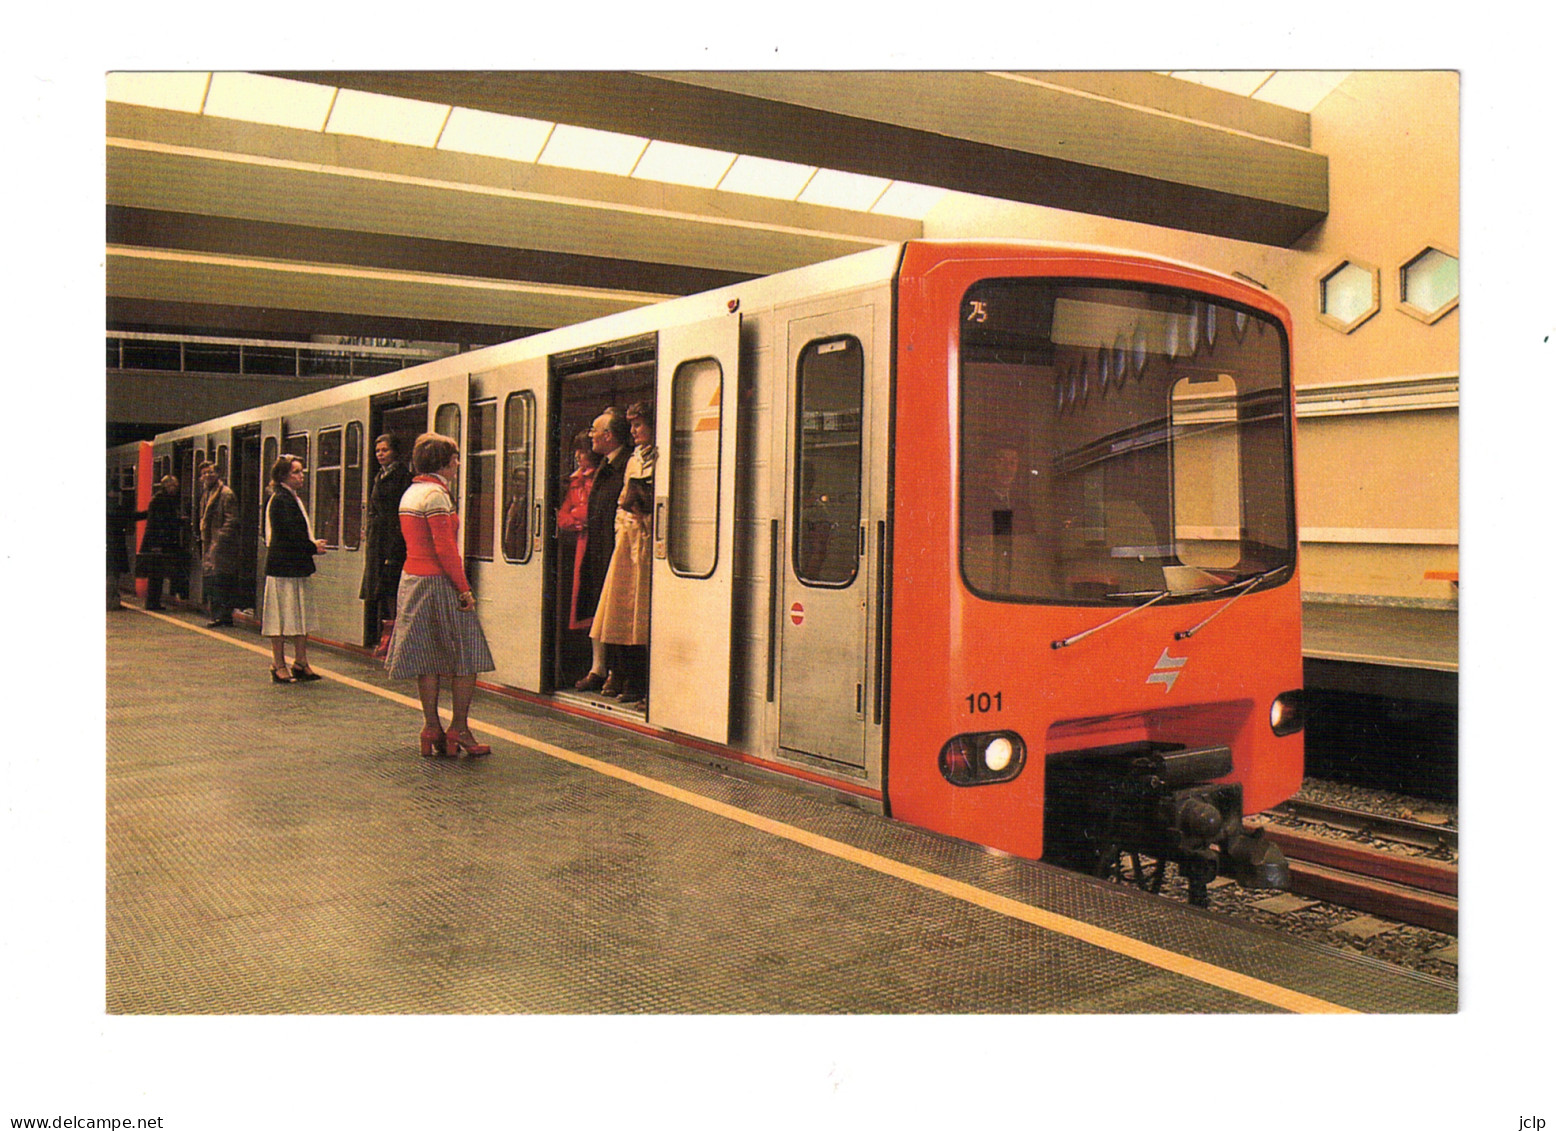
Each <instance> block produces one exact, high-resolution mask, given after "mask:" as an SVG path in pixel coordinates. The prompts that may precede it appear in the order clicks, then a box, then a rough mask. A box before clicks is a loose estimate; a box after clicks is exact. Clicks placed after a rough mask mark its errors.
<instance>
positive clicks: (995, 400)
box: [109, 240, 1303, 901]
mask: <svg viewBox="0 0 1556 1131" xmlns="http://www.w3.org/2000/svg"><path fill="white" fill-rule="evenodd" d="M1290 339H1291V320H1290V315H1289V313H1288V312H1287V311H1286V310H1285V309H1284V307H1283V306H1282V305H1281V304H1280V303H1279V302H1278V301H1276V300H1275V299H1274V298H1273V297H1272V296H1271V295H1269V294H1268V293H1267V292H1266V291H1265V290H1263V289H1261V288H1260V287H1258V286H1255V285H1250V283H1248V282H1244V281H1241V280H1239V279H1237V278H1233V277H1230V276H1226V275H1222V274H1218V273H1214V272H1211V271H1207V270H1203V269H1199V268H1195V267H1192V266H1188V265H1185V264H1181V263H1176V262H1171V261H1167V260H1162V259H1158V258H1153V257H1148V256H1145V255H1142V254H1134V253H1125V252H1118V251H1110V250H1103V249H1096V248H1086V247H1077V246H1056V245H1041V244H1035V243H1024V242H967V241H932V240H925V241H910V242H908V243H905V244H897V245H892V246H885V247H881V248H878V249H874V250H870V251H866V252H862V253H859V254H855V255H851V256H848V257H845V258H842V259H837V260H833V261H830V262H826V263H820V264H816V265H813V266H809V267H804V268H800V269H797V270H793V271H788V272H784V273H782V274H778V275H773V276H770V277H767V278H761V279H756V280H752V281H749V282H744V283H739V284H736V285H733V286H728V287H724V288H722V289H719V290H715V291H711V292H708V293H705V294H699V295H693V296H689V297H684V298H677V299H673V300H670V301H666V302H663V303H659V304H656V305H652V306H646V307H643V308H640V309H635V310H631V311H627V312H623V313H619V314H614V315H610V316H607V317H604V318H599V319H596V320H593V321H590V322H587V323H583V324H579V325H575V326H569V327H565V328H561V329H557V330H553V331H548V332H545V333H540V334H536V335H534V336H532V337H527V338H523V339H521V340H518V341H513V342H509V343H506V344H503V345H499V346H494V347H490V348H483V349H479V350H475V351H472V352H467V353H461V354H457V355H454V356H451V357H447V358H443V359H440V360H437V361H433V362H429V363H426V364H422V365H418V366H416V367H413V368H408V369H403V370H400V371H398V372H393V373H389V374H385V375H382V376H376V377H370V378H367V379H364V380H358V381H355V382H352V383H349V384H344V385H340V386H338V387H334V388H331V389H328V390H326V391H322V392H316V393H311V394H308V395H305V396H300V397H297V398H294V399H291V400H286V401H282V402H279V403H275V404H269V405H265V406H264V407H261V408H255V409H251V410H248V411H244V412H238V413H233V414H231V415H228V416H223V417H220V418H217V419H214V420H208V421H205V422H202V423H199V424H194V425H190V426H188V427H184V428H179V429H176V430H174V431H170V432H167V433H164V434H161V435H158V436H157V437H156V438H155V440H154V441H153V442H152V444H151V446H150V449H149V451H146V450H143V449H141V448H140V447H139V446H137V445H129V446H127V447H125V448H121V449H118V450H116V451H115V452H114V453H111V455H110V468H109V475H110V485H111V486H112V485H114V484H117V485H118V486H119V487H121V488H123V489H125V490H126V491H131V490H133V491H137V492H139V495H140V498H141V500H142V503H141V505H144V501H143V500H144V498H145V493H146V490H147V488H148V487H149V482H148V481H149V480H150V479H151V478H152V477H153V476H160V475H162V474H164V473H167V472H170V471H171V472H172V473H174V474H177V475H179V476H180V478H181V480H182V482H183V483H184V484H186V485H187V486H186V487H185V491H184V496H185V499H186V506H187V507H188V508H189V512H190V515H191V517H192V516H193V507H194V503H193V496H194V494H195V491H194V490H193V489H192V488H193V485H194V484H195V482H196V475H197V472H198V468H199V466H200V464H201V463H203V462H204V461H207V460H214V461H215V462H216V463H217V464H218V465H219V466H220V468H221V469H222V470H223V472H224V473H225V474H226V475H227V478H228V481H229V483H230V484H231V485H232V487H233V488H234V490H235V491H236V492H237V493H238V495H239V497H240V499H241V500H242V512H243V523H244V532H245V543H246V558H245V565H244V574H245V576H244V585H245V590H246V592H249V593H252V594H253V595H254V603H255V604H256V605H257V603H258V601H259V600H260V595H261V594H262V592H263V576H262V574H263V556H264V546H263V544H262V538H261V533H260V520H259V516H260V508H261V503H262V492H263V488H264V484H265V481H266V472H267V470H268V468H269V467H270V465H271V464H272V463H273V462H274V460H275V459H276V458H277V454H278V453H279V452H291V453H294V454H297V455H300V456H302V457H303V459H304V460H305V462H306V463H307V467H308V480H309V481H308V485H307V489H306V492H305V493H306V502H307V505H308V506H309V508H310V514H311V518H312V522H313V529H314V531H315V533H316V535H317V536H318V537H321V538H323V539H325V540H326V541H327V542H328V543H329V545H330V547H331V549H330V551H329V552H327V553H325V554H323V555H321V557H320V558H319V559H318V574H317V575H316V577H315V579H314V593H315V596H316V598H317V599H318V601H319V603H320V605H321V607H322V614H321V621H322V622H321V627H320V631H319V637H320V639H322V640H325V641H333V642H336V643H344V644H350V645H354V646H357V645H360V646H364V647H370V646H371V645H372V644H373V643H374V642H375V641H376V639H377V624H376V621H375V619H374V617H373V615H372V613H371V612H370V611H369V610H367V609H365V608H364V602H363V601H362V600H360V599H359V598H358V583H359V580H360V578H361V575H362V569H363V563H362V556H363V555H362V553H361V552H360V551H361V547H362V542H363V526H364V508H365V494H366V491H367V488H368V485H369V483H370V481H371V472H372V460H371V458H370V456H371V450H372V443H373V438H374V437H375V436H377V435H379V434H382V433H385V432H395V433H400V434H402V435H403V436H404V437H406V438H407V439H412V438H414V436H415V435H416V434H418V433H421V432H426V431H436V432H440V433H443V434H445V435H448V436H451V437H455V438H457V439H458V441H459V443H460V445H461V451H462V453H463V462H462V469H461V472H460V476H459V482H458V483H457V484H456V488H455V494H456V503H457V506H458V507H459V510H460V513H461V516H462V518H461V529H462V535H463V538H464V549H465V553H466V558H467V571H468V573H469V575H470V579H471V582H472V584H473V586H474V589H475V592H476V595H477V608H478V611H479V614H480V617H481V620H482V624H483V625H484V627H485V629H486V632H487V636H488V638H489V640H490V642H491V645H492V651H493V654H494V657H495V660H496V663H497V669H496V671H495V672H492V673H488V675H487V677H485V678H486V680H487V683H486V684H485V685H486V686H489V687H493V688H498V689H501V690H504V691H507V692H509V693H513V694H517V695H520V696H523V697H527V698H530V699H532V700H537V701H541V702H545V703H548V704H551V705H552V706H554V707H557V708H558V709H561V710H566V711H570V712H573V713H575V714H580V715H589V716H592V717H594V718H596V719H598V720H600V721H601V722H602V723H605V724H615V725H622V726H628V727H632V728H635V729H639V730H647V731H650V732H652V733H655V734H658V735H661V736H663V737H666V738H670V739H672V740H674V741H676V742H679V743H681V744H682V745H683V746H685V747H687V748H689V749H691V750H694V751H699V752H701V756H711V757H712V758H714V759H715V760H717V761H721V762H722V763H723V764H726V765H730V766H733V765H735V764H742V765H745V766H748V767H752V768H754V769H756V770H758V771H762V772H768V773H771V774H777V775H783V776H785V777H787V778H789V779H793V780H797V781H803V782H807V783H811V785H813V786H817V787H820V788H822V789H824V790H825V791H828V792H830V793H831V794H833V795H835V796H836V797H838V798H840V799H842V800H845V801H848V802H851V803H853V804H857V805H860V806H862V807H864V808H867V809H870V810H873V811H875V812H878V813H882V814H884V815H887V816H889V817H891V818H894V819H897V820H900V821H904V822H908V823H911V824H913V825H917V826H921V827H923V828H925V829H929V830H933V831H935V832H937V833H940V834H944V835H947V836H950V837H955V838H959V839H962V840H965V841H970V842H974V843H976V844H979V845H983V846H986V847H987V848H990V849H994V850H998V851H1002V852H1005V853H1010V854H1013V855H1016V856H1021V857H1028V858H1038V857H1048V858H1051V859H1055V860H1059V861H1061V862H1066V863H1071V864H1077V865H1079V866H1081V867H1084V868H1087V869H1089V870H1091V871H1093V872H1095V873H1096V874H1098V875H1109V874H1114V875H1117V874H1119V873H1121V872H1122V866H1121V865H1122V861H1123V858H1124V857H1125V856H1126V855H1128V854H1131V853H1144V854H1145V855H1147V856H1148V857H1150V858H1152V859H1155V860H1156V861H1158V863H1157V865H1156V871H1155V874H1154V877H1153V879H1152V886H1158V885H1159V884H1160V882H1161V878H1162V872H1163V871H1164V870H1165V868H1166V862H1167V861H1172V862H1174V863H1175V864H1176V866H1177V867H1178V868H1179V869H1180V870H1181V871H1182V873H1183V874H1184V875H1185V876H1187V877H1188V880H1189V884H1190V889H1191V896H1192V897H1193V898H1195V899H1196V900H1198V901H1203V898H1204V891H1205V885H1206V884H1207V882H1208V880H1209V879H1210V878H1212V877H1214V876H1215V875H1216V874H1217V872H1218V871H1221V872H1230V873H1231V874H1234V875H1235V876H1237V877H1238V878H1239V879H1240V880H1243V881H1244V882H1252V883H1257V884H1262V885H1266V886H1282V885H1283V883H1284V876H1285V865H1284V861H1283V860H1282V859H1281V857H1280V853H1279V851H1278V850H1277V849H1275V848H1274V846H1273V845H1271V844H1269V843H1268V842H1266V841H1265V840H1263V838H1261V837H1260V836H1259V835H1258V834H1257V833H1256V832H1252V833H1250V832H1248V831H1247V830H1246V829H1245V827H1244V824H1243V818H1244V816H1245V815H1247V814H1252V813H1256V812H1258V811H1260V810H1263V809H1266V808H1268V807H1270V806H1272V805H1275V804H1277V803H1279V802H1280V801H1282V800H1284V799H1286V798H1287V797H1289V796H1290V795H1292V794H1293V793H1295V792H1296V791H1297V789H1298V786H1299V784H1300V781H1301V777H1302V765H1303V735H1302V729H1303V718H1302V694H1301V681H1302V659H1301V610H1300V600H1299V593H1298V572H1297V564H1298V563H1297V534H1296V511H1295V502H1294V486H1293V480H1294V473H1293V463H1292V428H1293V417H1294V412H1293V406H1294V400H1293V389H1292V379H1291V351H1290ZM634 400H645V401H648V402H650V403H653V404H656V405H657V415H658V439H659V446H660V453H661V458H660V461H659V469H658V474H657V477H656V481H655V484H654V496H655V497H654V500H653V503H654V507H653V510H654V515H653V518H654V526H653V536H652V537H653V557H654V561H653V573H652V580H651V586H652V596H651V606H652V629H651V644H650V649H649V656H650V661H649V662H650V673H651V675H650V687H651V689H652V690H651V694H650V696H649V700H648V702H647V704H646V705H645V706H641V707H633V708H629V707H626V706H623V705H621V704H620V703H617V702H615V701H613V700H608V699H606V698H604V697H602V696H600V695H598V694H591V693H583V692H577V691H575V690H574V689H573V685H574V681H575V679H576V677H577V676H578V675H579V674H581V673H582V671H584V670H585V668H584V667H583V666H581V665H587V663H588V647H587V643H588V642H587V640H586V639H582V634H580V633H575V632H570V631H569V630H568V628H567V623H568V621H567V617H566V610H565V606H566V604H567V595H568V593H569V589H568V588H567V587H568V584H569V581H570V577H571V562H570V561H568V562H563V561H562V560H561V558H562V555H561V554H560V553H559V552H558V534H557V530H556V524H555V521H554V518H555V512H556V508H557V507H558V506H559V504H560V502H561V497H562V487H563V483H564V480H565V476H566V474H567V472H568V471H570V470H571V466H570V460H571V440H572V437H573V436H574V435H575V434H576V432H577V431H579V430H580V429H582V428H587V427H588V425H589V422H590V421H591V420H592V419H593V418H594V417H595V416H596V415H597V414H598V413H599V412H600V411H601V410H602V408H604V407H606V406H608V405H616V406H625V405H626V404H628V403H629V402H631V401H634ZM407 450H408V448H407ZM132 468H133V470H132ZM196 553H197V552H196V551H194V550H192V551H191V566H192V567H193V566H194V565H195V559H194V555H195V554H196ZM193 573H195V574H197V573H198V569H197V568H195V569H193ZM192 588H193V594H192V595H193V596H194V597H195V598H198V596H199V583H198V577H195V578H194V579H193V586H192ZM1147 871H1149V869H1145V870H1142V869H1140V867H1139V859H1138V857H1136V859H1135V875H1136V878H1137V879H1139V878H1141V877H1143V876H1144V875H1145V872H1147Z"/></svg>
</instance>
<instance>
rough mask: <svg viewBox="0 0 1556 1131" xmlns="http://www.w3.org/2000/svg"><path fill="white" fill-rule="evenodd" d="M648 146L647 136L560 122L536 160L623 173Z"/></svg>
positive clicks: (594, 171)
mask: <svg viewBox="0 0 1556 1131" xmlns="http://www.w3.org/2000/svg"><path fill="white" fill-rule="evenodd" d="M646 148H648V139H647V138H646V137H632V136H630V135H628V134H618V133H610V132H609V131H607V130H591V129H586V128H585V127H583V126H567V125H563V124H561V123H560V122H559V123H557V127H556V129H554V130H552V131H551V138H550V140H549V141H547V142H546V148H545V149H543V150H541V152H540V156H539V158H537V161H538V163H539V164H541V165H559V166H561V167H563V168H567V169H582V170H584V171H585V172H588V173H612V174H614V175H616V176H618V177H625V176H627V175H629V174H630V173H631V172H632V168H633V166H634V165H636V164H637V163H638V158H639V157H641V156H642V155H643V151H644V150H645V149H646Z"/></svg>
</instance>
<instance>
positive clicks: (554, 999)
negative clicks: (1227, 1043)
mask: <svg viewBox="0 0 1556 1131" xmlns="http://www.w3.org/2000/svg"><path fill="white" fill-rule="evenodd" d="M203 620H204V618H203V617H201V616H199V615H198V614H196V613H193V612H187V613H180V612H177V611H171V612H168V613H163V614H154V613H146V612H142V611H140V610H139V609H128V610H126V611H123V612H114V613H110V614H108V616H107V768H106V799H107V814H106V816H107V837H106V845H107V867H106V877H107V905H106V924H107V940H106V944H107V945H106V1003H107V1010H108V1012H109V1013H111V1014H229V1013H231V1014H318V1013H329V1014H382V1013H402V1014H403V1013H411V1014H423V1013H434V1014H444V1013H448V1014H453V1013H500V1014H730V1013H761V1014H771V1013H781V1014H838V1013H870V1014H901V1013H937V1014H938V1013H949V1014H972V1013H1098V1014H1100V1013H1169V1012H1170V1013H1278V1012H1303V1013H1305V1012H1348V1011H1357V1012H1366V1013H1422V1012H1453V1011H1454V1010H1455V1009H1456V1008H1457V991H1456V989H1455V987H1453V986H1452V985H1449V984H1446V983H1442V982H1438V981H1435V980H1433V979H1429V978H1423V977H1420V976H1418V975H1415V974H1413V973H1411V972H1408V971H1403V970H1398V969H1395V968H1392V967H1387V966H1384V965H1382V964H1379V963H1377V962H1374V961H1372V960H1369V959H1365V958H1358V957H1356V956H1351V955H1346V954H1343V953H1341V952H1338V951H1334V950H1329V949H1326V948H1321V947H1317V946H1313V945H1310V944H1307V943H1303V942H1299V941H1296V940H1292V939H1289V938H1285V937H1283V936H1279V935H1276V934H1274V933H1272V932H1266V931H1262V930H1259V929H1256V928H1251V927H1245V926H1242V925H1239V924H1234V923H1231V922H1228V921H1226V920H1224V919H1222V918H1220V917H1217V916H1215V915H1213V914H1211V913H1209V912H1205V911H1200V910H1196V909H1193V908H1188V907H1185V906H1183V905H1182V904H1176V903H1170V902H1167V901H1164V900H1160V899H1156V898H1154V897H1150V896H1146V895H1144V894H1142V893H1140V892H1137V891H1134V890H1132V889H1127V888H1122V887H1118V886H1114V885H1109V884H1105V883H1101V882H1099V881H1094V880H1091V879H1088V878H1086V877H1081V876H1075V875H1072V874H1069V873H1065V872H1062V871H1059V870H1057V869H1054V868H1051V867H1048V866H1047V865H1044V864H1042V863H1038V862H1032V861H1024V860H1018V859H1014V858H1011V857H1009V856H1006V855H1003V854H1000V853H993V852H989V851H986V850H984V849H981V848H978V847H976V846H972V845H968V844H964V843H961V842H958V841H953V840H949V839H947V838H944V837H939V836H936V835H933V834H930V833H926V832H923V831H921V830H917V829H914V828H911V827H909V826H906V825H903V824H900V823H897V822H894V821H892V820H889V819H887V818H884V817H881V816H879V815H876V814H872V813H868V812H864V811H861V810H858V809H855V808H851V807H849V806H846V805H842V804H839V803H838V802H836V801H834V800H832V799H830V798H826V797H818V796H814V795H811V794H807V793H804V792H798V791H796V790H793V789H790V788H785V787H782V786H780V785H779V784H776V783H773V782H770V781H767V780H762V779H757V778H753V777H749V776H737V774H736V773H735V772H734V771H731V770H727V769H724V768H720V767H717V766H713V765H709V764H707V763H706V756H705V755H699V754H697V753H696V752H694V751H691V750H688V749H687V748H684V747H680V746H677V745H674V744H672V743H670V742H667V741H665V740H663V739H659V738H654V737H651V736H646V735H643V734H639V733H633V732H630V731H626V730H622V729H618V728H610V727H605V726H602V725H601V724H599V723H597V722H596V721H594V720H591V719H585V718H578V717H575V716H572V715H568V714H565V713H561V712H557V711H554V710H552V709H551V708H549V707H547V706H545V705H541V704H536V703H532V702H528V701H524V700H521V699H514V698H510V697H508V696H504V695H499V694H495V693H490V692H485V691H482V692H478V693H477V698H476V702H475V705H474V707H473V708H472V711H471V722H472V729H473V730H474V731H475V732H476V734H477V737H478V738H481V739H482V740H483V741H488V742H490V743H491V745H492V747H493V752H492V754H491V756H490V757H486V758H479V759H470V758H459V759H423V758H421V757H420V756H419V755H418V753H417V751H416V746H415V737H416V734H417V731H418V730H419V728H420V725H421V722H420V710H419V708H418V707H417V706H416V703H415V700H414V697H413V695H411V694H408V693H410V692H413V690H414V689H413V687H412V686H411V685H409V684H407V683H404V682H398V683H397V682H391V681H389V680H387V679H386V678H385V676H384V674H383V671H382V668H381V667H380V666H379V665H378V664H376V663H374V662H373V661H372V660H371V659H369V658H368V657H366V656H363V655H359V654H357V653H354V652H349V651H344V650H331V649H328V648H325V647H322V646H314V647H311V648H310V660H311V661H312V664H313V667H314V668H315V670H316V671H318V672H319V673H320V674H321V675H322V676H323V677H324V678H323V679H322V680H321V681H319V682H317V683H311V684H299V685H291V686H288V685H278V684H273V683H271V682H270V680H269V677H268V671H267V669H268V663H269V645H268V641H266V640H264V639H263V638H261V637H259V636H257V635H256V634H255V633H254V632H253V630H252V629H248V628H242V627H239V628H229V629H222V630H219V631H212V630H208V629H205V628H203V627H201V625H202V623H203Z"/></svg>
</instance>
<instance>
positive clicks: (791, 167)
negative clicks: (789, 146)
mask: <svg viewBox="0 0 1556 1131" xmlns="http://www.w3.org/2000/svg"><path fill="white" fill-rule="evenodd" d="M815 175H816V167H815V166H814V165H795V164H792V163H791V162H788V161H774V160H772V159H771V158H767V157H752V156H750V155H748V154H741V155H740V156H739V157H737V158H735V163H734V164H733V165H731V166H730V167H729V172H727V173H725V174H724V179H723V180H722V181H720V182H719V186H718V187H719V188H721V189H723V190H724V191H726V192H739V193H745V194H746V195H747V196H765V197H769V198H771V199H773V200H793V199H794V198H795V197H797V196H799V195H800V192H801V191H802V190H803V189H804V188H805V185H806V184H807V183H808V182H809V181H810V179H811V177H813V176H815Z"/></svg>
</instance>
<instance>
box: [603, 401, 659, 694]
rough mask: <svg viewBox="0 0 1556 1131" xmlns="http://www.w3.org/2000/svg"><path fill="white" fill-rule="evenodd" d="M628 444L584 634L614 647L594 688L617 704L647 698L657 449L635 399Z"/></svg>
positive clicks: (645, 410)
mask: <svg viewBox="0 0 1556 1131" xmlns="http://www.w3.org/2000/svg"><path fill="white" fill-rule="evenodd" d="M627 423H628V425H629V426H630V427H631V429H632V442H633V443H634V444H636V445H637V447H636V448H635V449H634V450H633V452H632V455H631V457H630V458H629V459H628V460H627V468H626V474H625V476H624V477H623V481H622V486H621V493H620V494H619V495H618V496H617V499H616V548H615V549H614V550H613V551H612V552H611V564H610V569H609V570H608V571H607V572H606V574H605V586H604V588H603V589H601V591H600V603H599V606H598V608H596V609H595V612H594V625H593V626H592V627H591V628H590V629H589V636H590V637H591V638H592V639H594V640H598V641H600V642H601V643H604V644H615V645H618V646H619V654H620V656H621V668H622V670H621V671H620V672H617V671H614V670H613V671H612V672H611V678H610V679H609V680H608V681H607V682H606V684H605V686H604V687H602V688H601V689H600V694H601V695H615V696H617V697H619V698H620V700H621V701H622V702H623V703H641V702H643V701H644V700H645V699H647V698H648V585H649V571H650V567H651V566H652V564H653V556H654V554H653V551H654V547H653V530H652V526H653V520H652V517H651V514H652V511H653V506H654V469H655V467H656V466H657V465H658V462H659V449H658V448H656V447H655V446H654V409H653V406H652V405H650V404H647V403H645V402H643V401H638V402H637V403H636V404H633V405H631V406H630V407H628V409H627Z"/></svg>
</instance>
